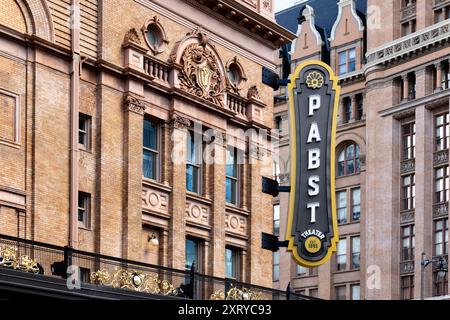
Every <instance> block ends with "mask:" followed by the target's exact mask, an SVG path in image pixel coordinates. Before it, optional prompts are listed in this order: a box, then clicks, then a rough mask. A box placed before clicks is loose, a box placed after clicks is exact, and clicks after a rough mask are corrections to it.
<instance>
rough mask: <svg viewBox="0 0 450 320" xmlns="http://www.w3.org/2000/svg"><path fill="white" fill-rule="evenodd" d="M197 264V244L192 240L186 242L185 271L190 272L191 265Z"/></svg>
mask: <svg viewBox="0 0 450 320" xmlns="http://www.w3.org/2000/svg"><path fill="white" fill-rule="evenodd" d="M194 262H195V264H198V243H197V242H196V241H194V240H191V239H187V240H186V266H185V267H186V270H190V269H191V267H192V264H193V263H194Z"/></svg>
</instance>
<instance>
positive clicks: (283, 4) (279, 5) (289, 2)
mask: <svg viewBox="0 0 450 320" xmlns="http://www.w3.org/2000/svg"><path fill="white" fill-rule="evenodd" d="M274 2H275V12H278V11H281V10H284V9H286V8H289V7H292V6H293V5H294V4H295V3H297V2H300V1H299V0H274Z"/></svg>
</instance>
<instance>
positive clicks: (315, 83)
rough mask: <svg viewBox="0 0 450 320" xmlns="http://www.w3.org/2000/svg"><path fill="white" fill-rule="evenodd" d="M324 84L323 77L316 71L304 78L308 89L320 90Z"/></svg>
mask: <svg viewBox="0 0 450 320" xmlns="http://www.w3.org/2000/svg"><path fill="white" fill-rule="evenodd" d="M324 82H325V80H324V78H323V75H322V74H321V73H320V72H318V71H312V72H310V73H309V74H308V75H307V76H306V85H307V87H308V88H310V89H320V88H322V86H323V83H324Z"/></svg>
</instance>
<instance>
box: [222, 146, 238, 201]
mask: <svg viewBox="0 0 450 320" xmlns="http://www.w3.org/2000/svg"><path fill="white" fill-rule="evenodd" d="M226 167H227V169H226V192H225V197H226V201H227V202H228V203H231V204H234V205H237V204H238V194H239V170H238V168H239V166H238V150H237V149H236V148H234V147H228V148H227V165H226Z"/></svg>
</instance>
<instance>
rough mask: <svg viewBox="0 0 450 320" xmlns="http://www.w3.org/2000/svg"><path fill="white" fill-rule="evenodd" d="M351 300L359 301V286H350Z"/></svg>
mask: <svg viewBox="0 0 450 320" xmlns="http://www.w3.org/2000/svg"><path fill="white" fill-rule="evenodd" d="M350 291H351V294H352V300H361V286H360V285H359V284H352V285H351V286H350Z"/></svg>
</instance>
